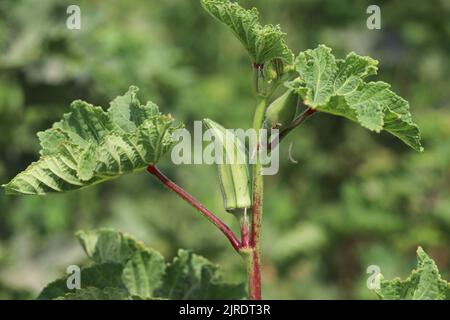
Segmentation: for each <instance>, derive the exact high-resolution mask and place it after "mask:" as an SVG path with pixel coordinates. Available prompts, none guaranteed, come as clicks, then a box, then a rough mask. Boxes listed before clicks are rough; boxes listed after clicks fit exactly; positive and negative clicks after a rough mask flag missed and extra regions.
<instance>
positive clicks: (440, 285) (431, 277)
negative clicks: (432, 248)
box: [375, 247, 450, 300]
mask: <svg viewBox="0 0 450 320" xmlns="http://www.w3.org/2000/svg"><path fill="white" fill-rule="evenodd" d="M417 258H418V265H417V269H415V270H413V271H412V273H411V275H410V276H409V277H408V278H407V279H405V280H401V279H399V278H395V279H393V280H382V281H381V285H380V289H377V290H376V291H375V292H376V293H377V294H378V296H379V297H380V298H381V299H384V300H405V299H408V300H446V299H450V283H448V282H447V281H445V280H443V279H442V278H441V275H440V274H439V270H438V268H437V266H436V264H435V263H434V261H433V260H432V259H431V258H430V257H429V256H428V255H427V254H426V253H425V251H423V249H422V248H421V247H419V248H418V249H417Z"/></svg>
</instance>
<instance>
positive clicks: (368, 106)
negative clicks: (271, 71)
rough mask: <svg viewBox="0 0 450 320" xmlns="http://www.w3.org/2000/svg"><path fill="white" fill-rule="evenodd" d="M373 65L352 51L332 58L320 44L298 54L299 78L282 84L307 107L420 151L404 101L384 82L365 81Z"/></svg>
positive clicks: (416, 128) (374, 62)
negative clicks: (343, 119)
mask: <svg viewBox="0 0 450 320" xmlns="http://www.w3.org/2000/svg"><path fill="white" fill-rule="evenodd" d="M377 65H378V62H377V61H376V60H373V59H372V58H370V57H362V56H359V55H357V54H355V53H353V52H352V53H350V54H348V55H347V57H346V58H345V59H336V58H335V57H334V55H333V54H332V53H331V49H330V48H328V47H326V46H324V45H320V46H319V47H318V48H316V49H314V50H307V51H305V52H301V53H300V54H299V56H298V57H297V58H296V61H295V67H296V70H297V72H298V73H299V77H298V78H297V79H295V80H293V81H290V82H288V83H287V84H286V85H287V87H289V88H291V89H294V90H295V91H296V92H297V93H298V94H299V95H300V96H301V97H302V99H303V102H304V104H305V105H306V106H308V107H310V108H313V109H316V110H318V111H322V112H325V113H330V114H333V115H337V116H342V117H345V118H347V119H350V120H352V121H355V122H358V123H359V124H361V125H362V126H363V127H365V128H367V129H369V130H371V131H375V132H380V131H381V130H386V131H387V132H389V133H391V134H393V135H394V136H396V137H398V138H399V139H401V140H402V141H403V142H404V143H406V144H407V145H408V146H410V147H412V148H413V149H414V150H416V151H423V148H422V146H421V143H420V132H419V128H418V127H417V125H416V124H415V123H414V122H413V121H412V117H411V114H410V112H409V104H408V102H407V101H406V100H404V99H403V98H401V97H399V96H398V95H396V94H395V93H394V92H392V91H391V90H390V85H389V84H387V83H384V82H365V78H366V77H367V76H370V75H375V74H376V72H377Z"/></svg>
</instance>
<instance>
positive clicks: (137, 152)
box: [4, 86, 177, 195]
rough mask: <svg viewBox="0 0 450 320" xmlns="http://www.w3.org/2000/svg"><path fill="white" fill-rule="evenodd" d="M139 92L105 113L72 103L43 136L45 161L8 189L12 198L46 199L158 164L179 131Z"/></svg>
mask: <svg viewBox="0 0 450 320" xmlns="http://www.w3.org/2000/svg"><path fill="white" fill-rule="evenodd" d="M137 92H138V88H136V87H133V86H132V87H130V89H129V91H128V92H127V93H126V94H125V95H123V96H119V97H117V98H116V99H115V100H114V101H112V102H111V104H110V107H109V109H108V110H107V111H104V110H103V109H102V108H101V107H94V106H93V105H91V104H88V103H86V102H84V101H80V100H77V101H74V102H73V103H72V104H71V107H70V109H71V111H70V112H69V113H67V114H65V115H63V118H62V120H61V121H59V122H56V123H55V124H54V125H53V127H52V128H51V129H48V130H46V131H44V132H39V133H38V137H39V140H40V144H41V151H40V153H41V157H40V159H39V160H38V161H37V162H34V163H32V164H31V165H30V166H29V167H28V168H26V169H25V170H24V171H23V172H21V173H19V174H18V175H17V176H16V177H14V178H13V179H12V180H11V181H10V182H9V183H8V184H6V185H4V187H5V189H6V192H7V193H8V194H39V195H43V194H47V193H50V192H64V191H70V190H75V189H79V188H83V187H86V186H90V185H93V184H96V183H99V182H102V181H105V180H109V179H113V178H116V177H118V176H120V175H122V174H126V173H130V172H133V171H137V170H140V169H143V168H145V167H146V166H148V165H149V164H155V163H157V162H158V161H159V159H160V158H161V157H162V156H163V155H164V154H165V153H166V152H167V151H168V150H169V149H170V148H171V146H172V145H173V143H174V141H173V140H172V132H173V131H174V130H175V129H176V128H177V126H174V125H173V122H174V120H173V119H172V117H171V116H170V115H162V114H161V113H160V112H159V110H158V107H157V106H156V105H155V104H153V103H151V102H148V103H147V104H146V105H141V104H140V102H139V100H138V99H137V97H136V94H137Z"/></svg>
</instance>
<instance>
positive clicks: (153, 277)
mask: <svg viewBox="0 0 450 320" xmlns="http://www.w3.org/2000/svg"><path fill="white" fill-rule="evenodd" d="M165 268H166V266H165V263H164V258H163V257H162V255H161V254H159V253H158V252H156V251H154V250H151V249H146V251H142V252H138V253H136V254H134V255H133V256H132V257H131V259H130V260H129V261H128V262H127V264H126V265H125V268H124V269H123V273H122V280H123V283H124V284H125V286H126V287H127V289H128V292H129V293H130V294H132V295H134V296H139V297H144V298H151V297H153V296H154V292H155V290H156V289H158V288H159V287H160V286H161V284H162V276H163V274H164V272H165Z"/></svg>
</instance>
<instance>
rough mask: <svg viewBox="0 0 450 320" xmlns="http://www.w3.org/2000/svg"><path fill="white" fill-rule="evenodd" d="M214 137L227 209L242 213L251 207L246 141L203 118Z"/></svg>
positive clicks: (231, 211)
mask: <svg viewBox="0 0 450 320" xmlns="http://www.w3.org/2000/svg"><path fill="white" fill-rule="evenodd" d="M203 122H204V124H205V126H206V127H207V128H208V129H210V130H211V134H212V136H213V137H214V143H215V146H216V148H215V150H216V152H217V151H219V154H220V155H221V157H218V154H217V153H216V155H215V156H216V160H218V161H216V163H217V170H218V173H219V183H220V189H221V191H222V198H223V205H224V208H225V210H227V211H228V212H230V213H233V214H240V213H241V212H242V211H243V209H246V208H250V207H251V203H252V201H251V193H250V174H249V171H248V165H247V154H246V149H245V145H244V143H243V142H242V141H241V140H239V138H238V137H237V136H236V135H235V134H234V133H233V132H232V131H231V130H227V129H225V128H224V127H222V126H221V125H220V124H218V123H217V122H214V121H212V120H210V119H205V120H203Z"/></svg>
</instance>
